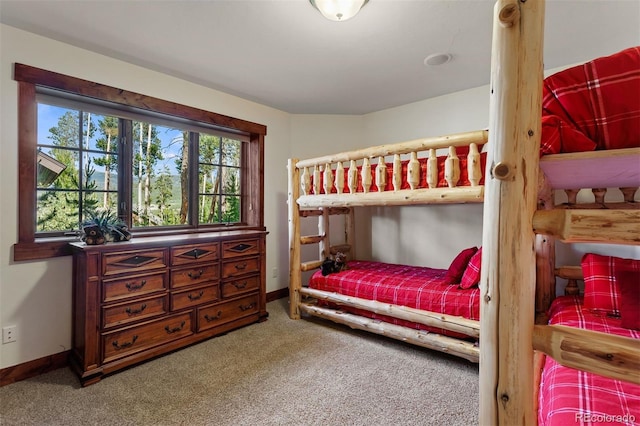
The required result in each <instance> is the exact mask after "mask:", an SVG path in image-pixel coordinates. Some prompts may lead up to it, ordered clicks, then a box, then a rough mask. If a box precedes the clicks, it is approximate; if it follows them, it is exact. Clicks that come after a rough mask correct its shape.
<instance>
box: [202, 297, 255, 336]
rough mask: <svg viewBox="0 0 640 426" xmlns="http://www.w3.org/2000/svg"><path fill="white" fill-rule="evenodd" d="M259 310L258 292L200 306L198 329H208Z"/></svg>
mask: <svg viewBox="0 0 640 426" xmlns="http://www.w3.org/2000/svg"><path fill="white" fill-rule="evenodd" d="M257 312H258V294H252V295H250V296H245V297H243V298H240V299H236V300H230V301H228V302H223V303H218V304H216V305H213V306H207V307H202V308H198V331H202V330H207V329H209V328H213V327H216V326H218V325H221V324H225V323H228V322H231V321H234V320H236V319H238V318H242V317H245V316H247V315H251V314H255V313H257Z"/></svg>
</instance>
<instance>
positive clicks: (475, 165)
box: [467, 143, 482, 186]
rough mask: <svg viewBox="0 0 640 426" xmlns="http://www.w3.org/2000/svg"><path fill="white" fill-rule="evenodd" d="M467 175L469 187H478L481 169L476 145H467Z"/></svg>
mask: <svg viewBox="0 0 640 426" xmlns="http://www.w3.org/2000/svg"><path fill="white" fill-rule="evenodd" d="M467 175H468V176H469V182H470V183H471V186H478V185H480V179H482V168H481V166H480V153H479V152H478V145H476V144H475V143H472V144H471V145H469V154H467Z"/></svg>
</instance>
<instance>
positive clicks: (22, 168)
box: [13, 63, 267, 261]
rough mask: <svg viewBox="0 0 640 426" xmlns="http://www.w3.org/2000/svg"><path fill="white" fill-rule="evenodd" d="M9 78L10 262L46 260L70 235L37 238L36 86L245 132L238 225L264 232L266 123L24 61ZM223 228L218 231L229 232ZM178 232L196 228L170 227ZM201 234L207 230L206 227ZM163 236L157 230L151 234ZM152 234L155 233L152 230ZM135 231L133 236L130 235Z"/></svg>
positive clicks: (65, 249)
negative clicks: (12, 97)
mask: <svg viewBox="0 0 640 426" xmlns="http://www.w3.org/2000/svg"><path fill="white" fill-rule="evenodd" d="M14 80H16V81H17V82H18V242H17V243H16V244H14V246H13V259H14V260H15V261H24V260H35V259H47V258H51V257H57V256H66V255H69V254H71V251H70V250H69V245H68V243H69V242H70V241H74V240H75V238H37V239H36V229H35V214H36V196H35V189H36V167H35V166H36V151H37V149H36V148H37V102H36V87H47V88H51V89H55V90H61V91H64V92H68V93H71V94H75V95H80V96H85V97H90V98H96V99H100V100H103V101H108V102H113V103H117V104H120V105H125V106H129V107H133V108H139V109H142V110H145V111H149V112H154V113H160V114H164V115H170V116H174V117H178V118H182V119H187V120H192V121H194V122H199V123H205V124H207V125H210V126H213V127H214V128H218V129H220V130H222V131H225V132H231V133H237V134H248V135H249V149H248V150H246V152H247V156H248V158H246V159H245V160H247V162H246V163H245V164H247V168H248V178H249V179H248V180H249V181H248V182H245V183H243V185H245V186H244V187H243V191H244V192H243V195H242V197H243V201H244V202H243V203H241V206H242V209H243V217H245V218H246V224H245V225H244V226H241V228H242V229H258V230H264V214H263V211H264V137H265V135H266V134H267V128H266V126H264V125H262V124H257V123H252V122H250V121H245V120H241V119H238V118H233V117H228V116H225V115H221V114H217V113H213V112H209V111H205V110H202V109H198V108H193V107H189V106H186V105H181V104H176V103H174V102H169V101H164V100H162V99H158V98H154V97H151V96H146V95H142V94H139V93H135V92H130V91H127V90H122V89H118V88H115V87H111V86H106V85H102V84H99V83H94V82H91V81H88V80H83V79H79V78H75V77H71V76H67V75H64V74H59V73H56V72H53V71H47V70H43V69H40V68H35V67H31V66H29V65H24V64H19V63H15V64H14ZM229 229H230V227H224V229H223V230H229ZM175 232H179V233H195V232H203V231H202V230H198V229H197V228H196V229H189V230H186V231H185V230H176V231H174V233H175ZM206 232H212V231H211V229H210V228H209V229H207V230H206ZM162 233H165V234H168V233H171V231H170V230H169V231H166V230H162V231H159V232H158V233H157V234H162ZM154 234H155V235H157V234H156V233H154ZM136 235H137V234H136Z"/></svg>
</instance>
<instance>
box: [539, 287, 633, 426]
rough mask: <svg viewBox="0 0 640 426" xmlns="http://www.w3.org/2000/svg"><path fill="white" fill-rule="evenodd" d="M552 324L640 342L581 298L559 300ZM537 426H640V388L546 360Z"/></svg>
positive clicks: (567, 297) (552, 314) (556, 301)
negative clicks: (587, 307) (595, 313)
mask: <svg viewBox="0 0 640 426" xmlns="http://www.w3.org/2000/svg"><path fill="white" fill-rule="evenodd" d="M549 323H550V324H561V325H566V326H570V327H578V328H584V329H587V330H593V331H600V332H604V333H611V334H617V335H620V336H625V337H632V338H635V339H640V332H638V331H634V330H629V329H626V328H622V327H621V326H620V319H616V318H608V317H606V316H596V315H594V314H592V313H591V312H589V311H588V310H586V309H585V310H583V309H582V298H581V297H576V296H563V297H559V298H557V299H556V300H555V301H554V302H553V304H552V306H551V309H550V320H549ZM538 424H539V425H548V426H566V425H573V424H578V425H597V424H611V425H640V386H639V385H635V384H632V383H628V382H622V381H619V380H614V379H608V378H605V377H602V376H599V375H597V374H592V373H586V372H582V371H577V370H574V369H572V368H568V367H563V366H561V365H560V364H558V363H557V362H555V361H554V360H553V359H552V358H551V357H547V359H546V362H545V365H544V370H543V372H542V381H541V384H540V395H539V411H538Z"/></svg>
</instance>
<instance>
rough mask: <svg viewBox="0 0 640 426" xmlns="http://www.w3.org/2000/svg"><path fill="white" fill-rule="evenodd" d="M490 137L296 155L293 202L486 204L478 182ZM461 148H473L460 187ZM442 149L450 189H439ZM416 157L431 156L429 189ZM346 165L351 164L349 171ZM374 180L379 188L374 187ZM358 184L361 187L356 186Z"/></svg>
mask: <svg viewBox="0 0 640 426" xmlns="http://www.w3.org/2000/svg"><path fill="white" fill-rule="evenodd" d="M487 139H488V133H487V131H486V130H479V131H473V132H465V133H458V134H453V135H448V136H440V137H432V138H425V139H417V140H413V141H409V142H401V143H397V144H389V145H380V146H376V147H369V148H365V149H361V150H354V151H349V152H343V153H340V154H336V155H327V156H323V157H317V158H312V159H308V160H295V159H294V160H292V161H291V162H290V164H289V179H290V183H291V185H293V186H297V187H299V188H300V193H299V194H298V197H296V198H295V200H296V201H297V204H298V206H299V207H300V208H302V209H308V208H317V207H355V206H394V205H409V204H427V203H428V204H433V203H465V202H482V197H483V186H482V185H480V184H479V182H480V180H481V179H482V172H483V171H482V168H481V165H480V152H479V151H481V150H482V145H484V144H485V143H486V142H487ZM461 146H468V147H469V154H468V155H467V173H468V176H469V181H470V182H471V186H458V182H459V179H460V175H461V171H460V161H459V158H458V156H457V155H456V150H455V148H456V147H461ZM442 149H446V150H448V153H449V154H448V156H447V159H446V161H445V164H444V176H445V179H446V181H447V184H448V187H446V188H437V187H436V186H437V184H438V173H439V170H438V165H437V151H438V150H442ZM403 155H407V156H408V157H409V163H408V164H407V167H406V169H407V172H406V176H403V171H402V160H401V156H403ZM418 157H421V158H422V157H425V158H427V161H426V162H427V169H426V179H425V181H426V182H427V186H426V187H422V186H421V181H422V176H421V175H420V173H421V171H420V164H419V162H418ZM386 158H389V159H390V160H391V161H390V164H391V167H392V173H391V175H392V184H393V188H394V189H393V190H392V191H385V190H384V188H385V186H386V185H387V173H386V170H387V167H388V166H387V162H386V161H385V160H386ZM344 163H347V166H348V167H347V169H346V170H345V164H344ZM372 163H373V165H372ZM358 168H360V171H358ZM345 174H346V175H345ZM321 176H322V177H321ZM374 176H375V177H374ZM345 177H346V179H345ZM403 179H406V181H407V182H408V184H409V186H410V188H408V189H401V183H402V181H403ZM345 181H346V182H347V184H346V185H345ZM321 182H322V184H321ZM374 183H375V187H376V188H377V190H376V191H371V189H372V187H373V184H374ZM359 184H360V185H359ZM360 186H361V188H362V190H358V188H359V187H360ZM334 190H335V191H334Z"/></svg>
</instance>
